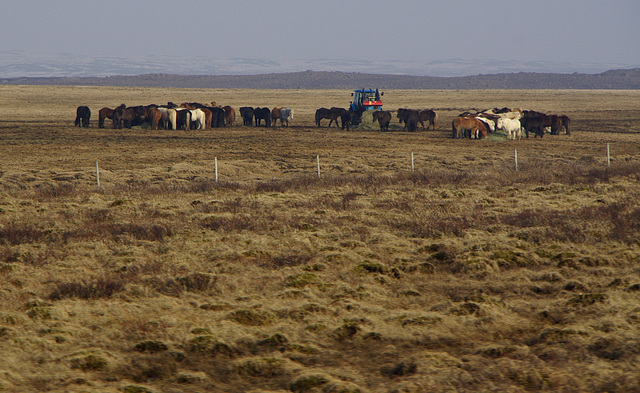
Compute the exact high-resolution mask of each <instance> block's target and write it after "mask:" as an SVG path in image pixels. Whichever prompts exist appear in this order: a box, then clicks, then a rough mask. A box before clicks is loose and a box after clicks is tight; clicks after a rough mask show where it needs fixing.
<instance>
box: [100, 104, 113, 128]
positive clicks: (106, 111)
mask: <svg viewBox="0 0 640 393" xmlns="http://www.w3.org/2000/svg"><path fill="white" fill-rule="evenodd" d="M105 119H111V120H113V109H111V108H107V107H104V108H102V109H100V111H98V128H104V120H105Z"/></svg>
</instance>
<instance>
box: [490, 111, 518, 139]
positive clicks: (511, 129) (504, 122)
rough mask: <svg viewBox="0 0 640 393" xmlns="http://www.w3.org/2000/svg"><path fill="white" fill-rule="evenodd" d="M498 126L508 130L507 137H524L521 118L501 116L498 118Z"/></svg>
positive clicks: (505, 130)
mask: <svg viewBox="0 0 640 393" xmlns="http://www.w3.org/2000/svg"><path fill="white" fill-rule="evenodd" d="M496 128H497V129H499V130H503V131H504V132H506V133H507V139H513V140H515V139H516V138H518V139H520V138H521V137H522V125H521V124H520V120H518V119H510V118H508V117H501V118H499V119H498V123H497V124H496Z"/></svg>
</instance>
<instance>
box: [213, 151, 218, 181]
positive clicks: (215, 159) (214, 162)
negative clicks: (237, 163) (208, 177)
mask: <svg viewBox="0 0 640 393" xmlns="http://www.w3.org/2000/svg"><path fill="white" fill-rule="evenodd" d="M213 166H214V167H215V171H216V183H217V182H218V157H214V158H213Z"/></svg>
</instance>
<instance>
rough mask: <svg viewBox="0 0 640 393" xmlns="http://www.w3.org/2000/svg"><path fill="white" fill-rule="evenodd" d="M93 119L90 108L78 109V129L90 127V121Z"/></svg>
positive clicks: (81, 107) (76, 123) (76, 122)
mask: <svg viewBox="0 0 640 393" xmlns="http://www.w3.org/2000/svg"><path fill="white" fill-rule="evenodd" d="M90 119H91V110H90V109H89V107H88V106H84V105H80V106H79V107H78V109H76V121H75V123H74V124H75V125H76V126H77V127H81V126H82V127H89V120H90Z"/></svg>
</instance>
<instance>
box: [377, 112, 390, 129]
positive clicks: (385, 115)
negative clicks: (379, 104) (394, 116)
mask: <svg viewBox="0 0 640 393" xmlns="http://www.w3.org/2000/svg"><path fill="white" fill-rule="evenodd" d="M373 121H374V122H376V121H377V122H378V124H380V131H389V123H391V112H389V111H375V112H373Z"/></svg>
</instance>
